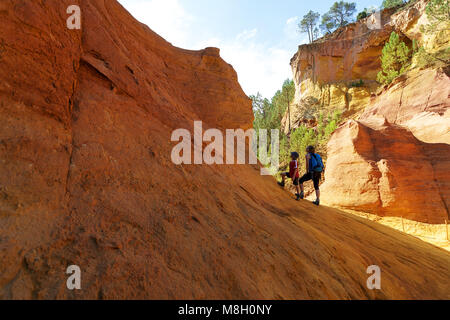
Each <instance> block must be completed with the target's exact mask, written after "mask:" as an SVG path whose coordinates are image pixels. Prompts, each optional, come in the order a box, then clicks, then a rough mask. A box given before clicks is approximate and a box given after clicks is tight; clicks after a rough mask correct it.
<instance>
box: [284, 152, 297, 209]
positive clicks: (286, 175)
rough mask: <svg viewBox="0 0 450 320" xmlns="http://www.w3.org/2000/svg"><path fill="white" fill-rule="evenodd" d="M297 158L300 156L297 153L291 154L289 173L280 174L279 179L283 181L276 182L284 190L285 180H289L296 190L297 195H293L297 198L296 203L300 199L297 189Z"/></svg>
mask: <svg viewBox="0 0 450 320" xmlns="http://www.w3.org/2000/svg"><path fill="white" fill-rule="evenodd" d="M298 158H300V155H299V154H298V153H297V152H292V153H291V160H292V161H291V162H290V163H289V172H283V173H282V174H281V178H282V179H283V181H282V182H278V184H279V185H280V186H281V187H283V188H284V186H285V185H286V178H291V179H292V182H293V183H294V186H295V188H296V189H297V193H296V194H295V196H296V197H297V199H296V200H297V201H299V200H300V199H301V195H300V188H299V179H300V172H299V167H298Z"/></svg>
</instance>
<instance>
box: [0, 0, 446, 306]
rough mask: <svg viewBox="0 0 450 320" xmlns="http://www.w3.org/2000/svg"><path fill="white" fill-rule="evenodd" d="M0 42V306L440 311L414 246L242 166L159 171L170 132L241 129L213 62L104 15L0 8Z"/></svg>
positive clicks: (247, 108)
mask: <svg viewBox="0 0 450 320" xmlns="http://www.w3.org/2000/svg"><path fill="white" fill-rule="evenodd" d="M76 3H78V4H80V5H81V10H82V19H83V25H82V29H81V31H75V30H68V29H67V28H66V18H67V15H66V8H67V6H68V5H72V4H76ZM0 30H1V32H0V123H1V126H0V271H1V272H0V298H3V299H13V298H14V299H19V298H23V299H30V298H38V299H54V298H58V299H81V298H84V299H86V298H87V299H119V298H128V299H133V298H139V299H145V298H154V299H166V298H177V299H183V298H184V299H191V298H209V299H214V298H219V299H228V298H234V299H239V298H253V299H267V298H272V299H283V298H291V299H295V298H297V299H302V298H328V299H337V298H344V299H351V298H361V299H370V298H371V299H375V298H379V299H383V298H449V292H448V287H447V286H446V284H447V283H448V282H449V280H450V279H449V274H450V273H449V269H448V267H449V265H450V263H449V261H450V260H449V256H448V254H446V253H445V252H443V251H441V250H439V249H436V248H434V247H432V246H431V245H427V244H423V243H421V242H420V241H419V240H415V239H412V238H410V237H405V236H403V235H401V234H399V233H397V232H395V231H392V230H390V229H388V228H386V227H383V226H378V225H376V224H373V223H370V222H365V221H362V220H359V219H355V218H353V217H351V216H349V215H346V214H343V213H341V212H338V211H336V210H333V209H327V208H319V209H318V208H315V207H314V206H312V205H310V204H308V203H306V202H302V203H297V202H295V201H293V200H292V199H290V198H289V197H288V196H287V194H286V193H284V192H282V191H281V190H279V188H277V187H276V186H275V183H274V181H273V179H271V178H268V177H261V176H260V174H259V167H257V166H188V165H186V166H176V165H174V164H173V163H172V162H171V160H170V154H171V149H172V147H173V146H174V144H173V143H171V142H170V137H171V133H172V130H173V129H175V128H189V129H191V128H192V125H193V121H194V120H203V121H204V127H216V126H217V127H220V128H239V127H242V128H248V127H249V126H250V125H251V121H252V112H251V103H250V101H249V99H248V98H247V97H246V96H245V95H244V93H243V92H242V90H241V89H240V87H239V84H238V83H237V81H236V80H237V77H236V73H235V72H234V71H233V69H232V67H231V66H229V65H228V64H226V63H225V62H224V61H223V60H222V59H221V58H220V57H219V55H218V50H217V49H206V50H202V51H198V52H197V51H196V52H193V51H187V50H181V49H178V48H174V47H172V46H171V45H170V44H169V43H167V42H166V41H164V40H163V39H162V38H160V37H159V36H157V35H156V34H155V33H153V32H152V31H151V30H149V29H148V28H147V27H145V26H143V25H142V24H139V23H138V22H137V21H135V20H134V19H133V18H132V17H131V16H130V15H129V14H128V13H127V12H126V11H125V10H124V9H123V8H122V7H121V6H120V5H119V4H118V3H117V2H116V1H112V0H85V1H74V0H70V1H69V0H67V1H66V0H48V1H45V2H37V1H16V0H9V1H2V2H1V3H0ZM318 216H320V218H318ZM323 221H327V225H326V226H325V225H324V223H323ZM387 235H388V236H387ZM343 257H345V258H343ZM343 259H344V260H343ZM72 264H75V265H78V266H80V268H81V270H82V290H80V291H69V290H67V288H66V280H67V275H66V274H65V271H66V268H67V267H68V266H69V265H72ZM371 264H376V265H379V266H380V267H381V268H382V269H383V270H384V271H385V276H384V278H383V291H371V290H368V289H366V287H365V284H366V280H367V275H366V269H367V266H368V265H371ZM418 283H419V284H423V285H419V286H418V285H417V284H418Z"/></svg>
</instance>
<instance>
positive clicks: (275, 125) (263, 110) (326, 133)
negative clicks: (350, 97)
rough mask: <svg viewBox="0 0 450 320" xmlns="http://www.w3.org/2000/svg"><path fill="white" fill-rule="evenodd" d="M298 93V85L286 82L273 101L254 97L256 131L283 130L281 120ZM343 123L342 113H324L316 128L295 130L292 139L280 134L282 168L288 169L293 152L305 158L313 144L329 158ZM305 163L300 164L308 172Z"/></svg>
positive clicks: (258, 95)
mask: <svg viewBox="0 0 450 320" xmlns="http://www.w3.org/2000/svg"><path fill="white" fill-rule="evenodd" d="M294 94H295V87H294V82H293V81H292V80H286V81H285V82H284V84H283V88H282V90H280V91H278V92H277V93H276V94H275V95H274V97H273V98H272V99H271V100H270V101H269V100H268V99H264V98H263V97H262V96H261V94H257V95H256V96H251V99H252V101H253V112H254V113H255V123H254V128H255V129H256V130H258V129H268V130H271V129H280V127H281V119H282V118H283V116H284V115H285V113H286V111H287V102H292V101H293V99H294ZM341 120H342V117H341V113H339V112H334V113H333V114H331V115H329V116H328V117H325V116H324V115H323V113H320V115H319V119H318V125H317V127H316V128H307V127H306V126H300V127H299V128H296V129H295V130H293V131H292V133H291V135H290V136H287V135H286V134H284V133H282V132H280V164H281V165H282V169H286V166H287V165H288V164H289V161H290V154H291V152H292V151H297V152H298V153H299V154H300V155H302V157H303V156H304V155H305V153H306V152H305V150H306V147H307V146H309V145H314V146H316V149H317V150H318V152H320V153H321V154H322V155H323V156H325V155H326V144H327V143H328V140H329V139H330V137H331V135H332V134H333V132H334V131H335V130H336V128H337V127H338V125H339V124H340V122H341ZM269 143H270V141H269ZM268 151H269V156H270V153H271V150H270V149H269V150H268ZM303 162H304V161H301V162H300V164H301V165H302V168H303V169H304V165H305V164H304V163H303Z"/></svg>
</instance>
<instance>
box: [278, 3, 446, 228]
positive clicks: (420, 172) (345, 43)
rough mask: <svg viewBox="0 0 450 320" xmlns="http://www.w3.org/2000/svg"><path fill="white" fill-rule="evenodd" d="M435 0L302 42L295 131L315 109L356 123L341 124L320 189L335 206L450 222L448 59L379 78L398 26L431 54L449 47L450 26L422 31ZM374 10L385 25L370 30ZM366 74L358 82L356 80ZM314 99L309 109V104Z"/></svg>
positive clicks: (296, 59) (297, 61)
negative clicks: (448, 30)
mask: <svg viewBox="0 0 450 320" xmlns="http://www.w3.org/2000/svg"><path fill="white" fill-rule="evenodd" d="M427 3H428V1H425V0H420V1H417V2H415V3H414V4H412V5H407V6H406V7H405V8H402V9H401V10H399V11H397V12H394V11H390V10H384V11H382V12H381V13H378V14H374V15H373V16H372V17H369V18H367V19H365V20H362V21H359V22H357V23H354V24H350V25H349V26H347V27H344V28H341V29H339V30H338V31H336V32H335V33H333V34H331V35H328V36H326V37H324V38H322V39H320V40H318V41H316V42H315V43H313V44H310V45H303V46H300V47H299V51H298V53H297V54H296V55H295V56H294V58H293V59H292V61H291V64H292V68H293V72H294V79H295V83H296V96H297V97H296V101H295V102H294V105H293V106H292V107H291V110H292V114H291V119H294V120H293V127H294V128H295V126H296V124H298V123H302V122H304V120H303V117H304V115H305V110H306V111H309V113H310V114H312V112H311V108H312V111H316V114H317V112H318V111H322V112H325V113H330V112H332V111H334V110H340V111H342V112H344V118H346V119H348V118H352V119H354V120H356V121H353V120H352V121H348V122H346V123H345V124H343V125H342V126H341V127H340V128H339V129H338V130H337V132H336V133H335V134H334V135H333V136H332V138H331V140H330V142H329V144H328V151H327V158H328V159H327V168H326V175H325V183H324V185H323V186H322V191H323V200H324V202H325V203H327V204H329V205H332V206H336V207H343V208H347V209H353V210H360V211H365V212H370V213H374V214H377V215H380V216H397V217H404V218H409V219H412V220H416V221H420V222H428V223H436V224H443V223H445V220H448V219H449V213H448V208H449V205H450V185H449V184H448V181H450V180H449V178H450V177H449V175H448V172H450V150H449V148H448V146H449V144H450V111H449V110H450V108H449V107H450V99H449V98H450V79H449V67H448V65H447V66H444V67H440V68H429V69H420V68H413V69H412V70H410V71H409V72H407V73H406V74H404V75H402V76H401V77H399V78H397V79H396V80H395V81H394V82H393V83H391V84H390V85H389V86H387V87H385V88H381V86H380V85H379V84H377V83H376V82H375V79H376V74H377V73H378V72H379V71H380V61H381V60H380V57H381V50H382V48H383V46H384V43H385V42H386V41H387V40H388V38H389V35H390V33H391V32H392V31H396V32H397V33H399V34H400V35H401V36H402V38H403V39H404V41H406V42H407V43H408V44H410V43H411V42H412V41H413V40H415V41H417V43H418V45H420V46H424V47H425V48H427V50H428V51H429V52H433V51H436V50H438V49H442V48H443V47H448V45H449V40H450V38H449V37H448V35H445V33H442V32H439V34H440V35H441V36H442V37H443V38H442V37H436V36H435V34H429V33H424V32H422V31H421V27H422V26H423V25H424V24H427V23H428V22H429V21H428V18H427V15H426V14H425V8H426V5H427ZM374 17H375V18H376V19H378V20H377V21H376V22H377V23H378V27H379V28H375V29H373V30H370V27H371V26H373V24H371V19H373V18H374ZM413 66H414V64H413ZM360 79H362V82H361V81H360V82H359V85H358V86H357V87H351V88H349V87H348V83H351V84H352V83H353V84H358V81H359V80H360ZM368 84H369V85H368ZM314 100H315V101H316V102H315V103H316V105H315V106H313V107H311V105H310V104H309V103H308V101H314ZM314 108H316V109H314ZM306 114H308V112H306ZM285 120H286V117H285Z"/></svg>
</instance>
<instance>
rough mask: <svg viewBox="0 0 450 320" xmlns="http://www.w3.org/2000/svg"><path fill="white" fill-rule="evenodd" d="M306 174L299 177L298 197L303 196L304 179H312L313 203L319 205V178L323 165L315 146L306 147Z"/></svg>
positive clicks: (302, 197) (301, 197)
mask: <svg viewBox="0 0 450 320" xmlns="http://www.w3.org/2000/svg"><path fill="white" fill-rule="evenodd" d="M305 158H306V174H305V175H304V176H303V177H301V178H300V189H301V192H300V199H304V198H305V189H304V187H303V184H304V183H305V182H306V181H311V180H312V181H313V183H314V189H315V190H316V201H314V202H313V203H314V204H315V205H316V206H319V205H320V187H319V183H320V179H321V178H322V172H323V170H324V165H323V161H322V157H321V156H320V155H319V154H317V153H316V148H314V147H313V146H309V147H308V148H306V157H305Z"/></svg>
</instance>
